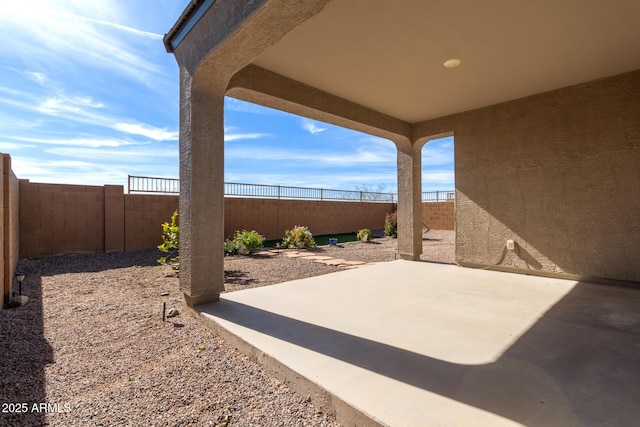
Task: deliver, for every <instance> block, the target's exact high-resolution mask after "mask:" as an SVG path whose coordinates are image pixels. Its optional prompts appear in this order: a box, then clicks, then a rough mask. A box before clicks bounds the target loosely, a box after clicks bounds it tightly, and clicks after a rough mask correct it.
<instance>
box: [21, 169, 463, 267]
mask: <svg viewBox="0 0 640 427" xmlns="http://www.w3.org/2000/svg"><path fill="white" fill-rule="evenodd" d="M19 207H20V233H19V235H20V252H19V254H20V258H33V257H39V256H50V255H59V254H64V253H71V252H122V251H133V250H141V249H153V248H155V247H157V246H158V244H160V242H161V237H160V235H161V228H160V224H162V223H163V222H166V221H168V220H169V218H170V217H171V214H172V213H173V212H174V211H175V210H176V209H177V208H178V196H175V195H153V194H125V193H124V187H123V186H121V185H105V186H84V185H65V184H42V183H32V182H29V180H20V203H19ZM394 210H395V205H394V204H393V203H371V202H366V203H359V202H337V201H318V200H277V199H257V198H235V197H228V198H226V199H225V236H231V235H232V234H233V233H234V232H235V231H236V230H244V229H249V230H256V231H258V232H259V233H261V234H262V235H263V236H264V237H265V238H267V239H279V238H281V237H282V236H283V235H284V230H285V229H288V228H291V227H293V226H295V225H306V226H308V227H309V228H310V229H311V231H312V232H313V233H314V234H316V235H321V234H337V233H349V232H353V231H357V230H359V229H361V228H369V229H382V228H384V218H385V215H386V214H387V213H389V212H393V211H394ZM453 214H454V212H453V202H441V203H424V207H423V221H424V223H425V224H427V225H428V226H429V227H430V228H432V229H450V230H453Z"/></svg>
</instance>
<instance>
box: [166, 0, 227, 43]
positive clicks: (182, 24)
mask: <svg viewBox="0 0 640 427" xmlns="http://www.w3.org/2000/svg"><path fill="white" fill-rule="evenodd" d="M215 1H216V0H191V2H190V3H189V5H188V6H187V7H186V8H185V10H184V12H182V15H180V18H178V20H177V21H176V23H175V24H174V25H173V27H171V29H170V30H169V32H168V33H166V34H165V35H164V37H163V38H162V41H163V43H164V47H165V49H166V50H167V53H173V52H174V51H175V50H176V48H177V47H178V45H179V44H180V42H181V41H182V40H183V39H184V38H185V36H186V35H187V34H189V31H191V29H192V28H193V27H195V25H196V24H197V23H198V21H199V20H200V18H202V16H203V15H204V14H205V13H206V12H207V10H209V8H210V7H211V6H212V5H213V3H215Z"/></svg>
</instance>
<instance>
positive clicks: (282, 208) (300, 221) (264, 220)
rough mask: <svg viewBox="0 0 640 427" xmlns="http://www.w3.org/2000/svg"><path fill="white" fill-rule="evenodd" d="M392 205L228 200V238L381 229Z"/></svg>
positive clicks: (275, 237)
mask: <svg viewBox="0 0 640 427" xmlns="http://www.w3.org/2000/svg"><path fill="white" fill-rule="evenodd" d="M394 210H395V205H394V204H393V203H360V202H337V201H320V200H277V199H251V198H232V197H228V198H226V199H225V218H224V223H225V224H224V232H225V236H227V237H230V236H232V235H233V234H234V232H235V231H237V230H245V229H247V230H256V231H257V232H259V233H260V234H262V235H263V236H264V237H265V238H266V239H268V240H271V239H279V238H282V237H283V236H284V232H285V230H287V229H291V228H293V227H294V226H296V225H304V226H307V227H309V229H310V230H311V232H312V233H313V234H315V235H322V234H338V233H350V232H353V231H358V230H360V229H362V228H369V229H371V230H374V229H382V228H384V219H385V215H386V214H387V213H390V212H393V211H394Z"/></svg>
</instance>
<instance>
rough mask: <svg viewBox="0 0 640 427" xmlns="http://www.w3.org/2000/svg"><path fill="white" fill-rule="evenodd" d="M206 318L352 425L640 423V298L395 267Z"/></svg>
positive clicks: (520, 279) (243, 299) (346, 274)
mask: <svg viewBox="0 0 640 427" xmlns="http://www.w3.org/2000/svg"><path fill="white" fill-rule="evenodd" d="M198 309H199V310H200V311H201V315H202V317H203V319H205V320H206V321H207V323H209V324H210V325H212V326H213V327H215V328H217V329H219V330H220V331H222V332H223V333H224V334H226V336H227V338H228V339H229V340H232V341H233V342H235V343H236V345H238V348H239V349H241V351H243V352H245V353H246V354H250V355H251V356H252V357H255V358H257V359H258V360H260V361H262V362H263V363H264V364H265V366H266V368H267V369H269V370H271V372H272V373H273V374H274V375H276V376H279V377H282V378H283V379H285V380H286V381H287V382H288V383H289V384H290V385H291V386H292V387H293V388H294V389H296V390H298V391H299V392H300V393H302V394H303V395H309V396H310V398H311V399H312V400H313V401H314V403H316V404H317V405H318V406H320V407H322V408H323V409H325V410H329V411H335V413H336V415H337V418H338V421H340V422H341V423H342V424H343V425H378V424H379V425H390V426H469V425H473V426H512V425H528V426H551V425H555V426H572V425H574V426H578V425H580V426H592V425H594V426H595V425H612V426H613V425H616V426H630V425H635V424H636V423H637V420H638V419H640V405H639V404H638V402H640V387H638V384H640V367H639V366H638V360H640V290H638V289H632V288H621V287H613V286H604V285H596V284H590V283H584V282H575V281H567V280H560V279H549V278H541V277H533V276H525V275H515V274H508V273H498V272H491V271H483V270H473V269H465V268H461V267H456V266H450V265H440V264H429V263H420V262H409V261H394V262H388V263H380V264H376V265H372V266H366V267H363V268H360V269H358V270H345V271H342V272H339V273H333V274H329V275H324V276H318V277H313V278H308V279H304V280H297V281H293V282H288V283H283V284H280V285H274V286H268V287H262V288H254V289H248V290H244V291H239V292H233V293H229V294H223V295H221V299H220V301H219V302H217V303H212V304H206V305H202V306H199V307H198Z"/></svg>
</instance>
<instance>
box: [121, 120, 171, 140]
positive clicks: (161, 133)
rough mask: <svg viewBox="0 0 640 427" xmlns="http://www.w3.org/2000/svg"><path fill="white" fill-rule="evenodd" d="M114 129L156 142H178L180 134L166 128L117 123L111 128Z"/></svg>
mask: <svg viewBox="0 0 640 427" xmlns="http://www.w3.org/2000/svg"><path fill="white" fill-rule="evenodd" d="M111 127H112V128H113V129H115V130H117V131H120V132H125V133H129V134H132V135H141V136H146V137H147V138H150V139H153V140H155V141H177V140H178V136H179V133H178V132H177V131H171V130H168V129H166V128H158V127H155V126H150V125H146V124H141V123H116V124H114V125H112V126H111Z"/></svg>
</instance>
